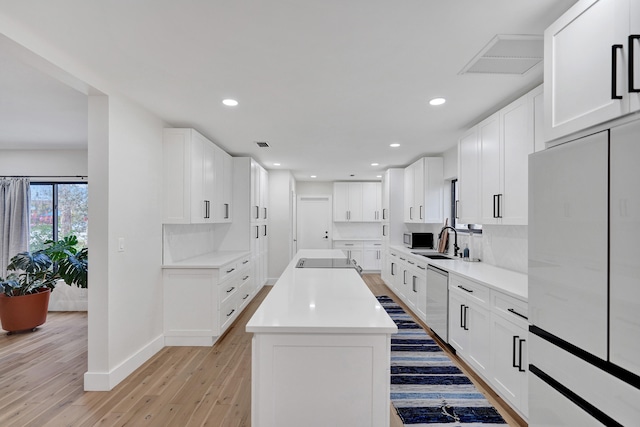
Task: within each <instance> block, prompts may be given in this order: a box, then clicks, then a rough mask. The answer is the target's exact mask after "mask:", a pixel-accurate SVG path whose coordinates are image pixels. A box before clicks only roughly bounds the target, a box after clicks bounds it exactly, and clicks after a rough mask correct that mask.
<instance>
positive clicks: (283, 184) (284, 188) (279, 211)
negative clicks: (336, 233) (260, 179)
mask: <svg viewBox="0 0 640 427" xmlns="http://www.w3.org/2000/svg"><path fill="white" fill-rule="evenodd" d="M295 184H296V183H295V181H294V179H293V175H292V174H291V172H290V171H288V170H270V171H269V220H268V221H269V224H268V225H269V230H270V232H269V236H270V237H269V268H268V275H267V278H268V281H269V283H274V282H275V281H276V280H277V279H278V278H279V277H280V275H281V274H282V272H283V271H284V269H285V268H286V266H287V265H288V264H289V262H290V261H291V258H290V254H291V248H290V246H291V245H292V244H293V233H292V228H291V226H292V222H293V211H292V203H293V200H292V194H293V193H294V192H296V185H295Z"/></svg>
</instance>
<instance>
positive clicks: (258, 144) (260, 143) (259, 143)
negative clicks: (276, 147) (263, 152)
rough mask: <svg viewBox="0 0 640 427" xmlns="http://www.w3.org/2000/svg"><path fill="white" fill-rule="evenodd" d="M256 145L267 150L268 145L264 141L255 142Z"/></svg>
mask: <svg viewBox="0 0 640 427" xmlns="http://www.w3.org/2000/svg"><path fill="white" fill-rule="evenodd" d="M256 145H257V146H258V147H260V148H269V143H268V142H266V141H256Z"/></svg>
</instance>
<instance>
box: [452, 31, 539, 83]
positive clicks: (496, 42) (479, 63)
mask: <svg viewBox="0 0 640 427" xmlns="http://www.w3.org/2000/svg"><path fill="white" fill-rule="evenodd" d="M543 40H544V38H543V36H534V35H504V34H498V35H497V36H495V37H494V38H493V39H491V41H490V42H489V43H488V44H487V45H486V46H485V47H484V48H482V50H481V51H480V52H479V53H478V54H477V55H476V56H475V57H474V58H473V59H472V60H471V61H470V62H469V63H468V64H467V65H466V66H465V67H464V68H463V69H462V71H460V74H517V75H524V74H526V73H527V72H528V71H529V70H531V69H532V68H533V67H535V66H536V65H538V64H539V63H540V62H542V59H543V56H544V41H543Z"/></svg>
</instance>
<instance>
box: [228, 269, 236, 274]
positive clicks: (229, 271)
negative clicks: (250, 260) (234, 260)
mask: <svg viewBox="0 0 640 427" xmlns="http://www.w3.org/2000/svg"><path fill="white" fill-rule="evenodd" d="M234 270H235V268H232V269H231V270H227V274H229V273H231V272H232V271H234Z"/></svg>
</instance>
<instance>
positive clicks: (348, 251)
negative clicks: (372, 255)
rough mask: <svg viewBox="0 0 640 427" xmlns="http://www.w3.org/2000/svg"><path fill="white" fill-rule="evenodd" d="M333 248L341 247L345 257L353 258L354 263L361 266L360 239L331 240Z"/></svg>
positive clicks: (361, 248)
mask: <svg viewBox="0 0 640 427" xmlns="http://www.w3.org/2000/svg"><path fill="white" fill-rule="evenodd" d="M333 248H334V249H341V250H342V252H344V255H345V256H346V257H347V258H349V259H353V260H355V262H356V264H358V265H359V266H362V264H363V258H362V256H363V246H362V242H361V241H357V240H353V241H340V242H333ZM363 268H364V267H363Z"/></svg>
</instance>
